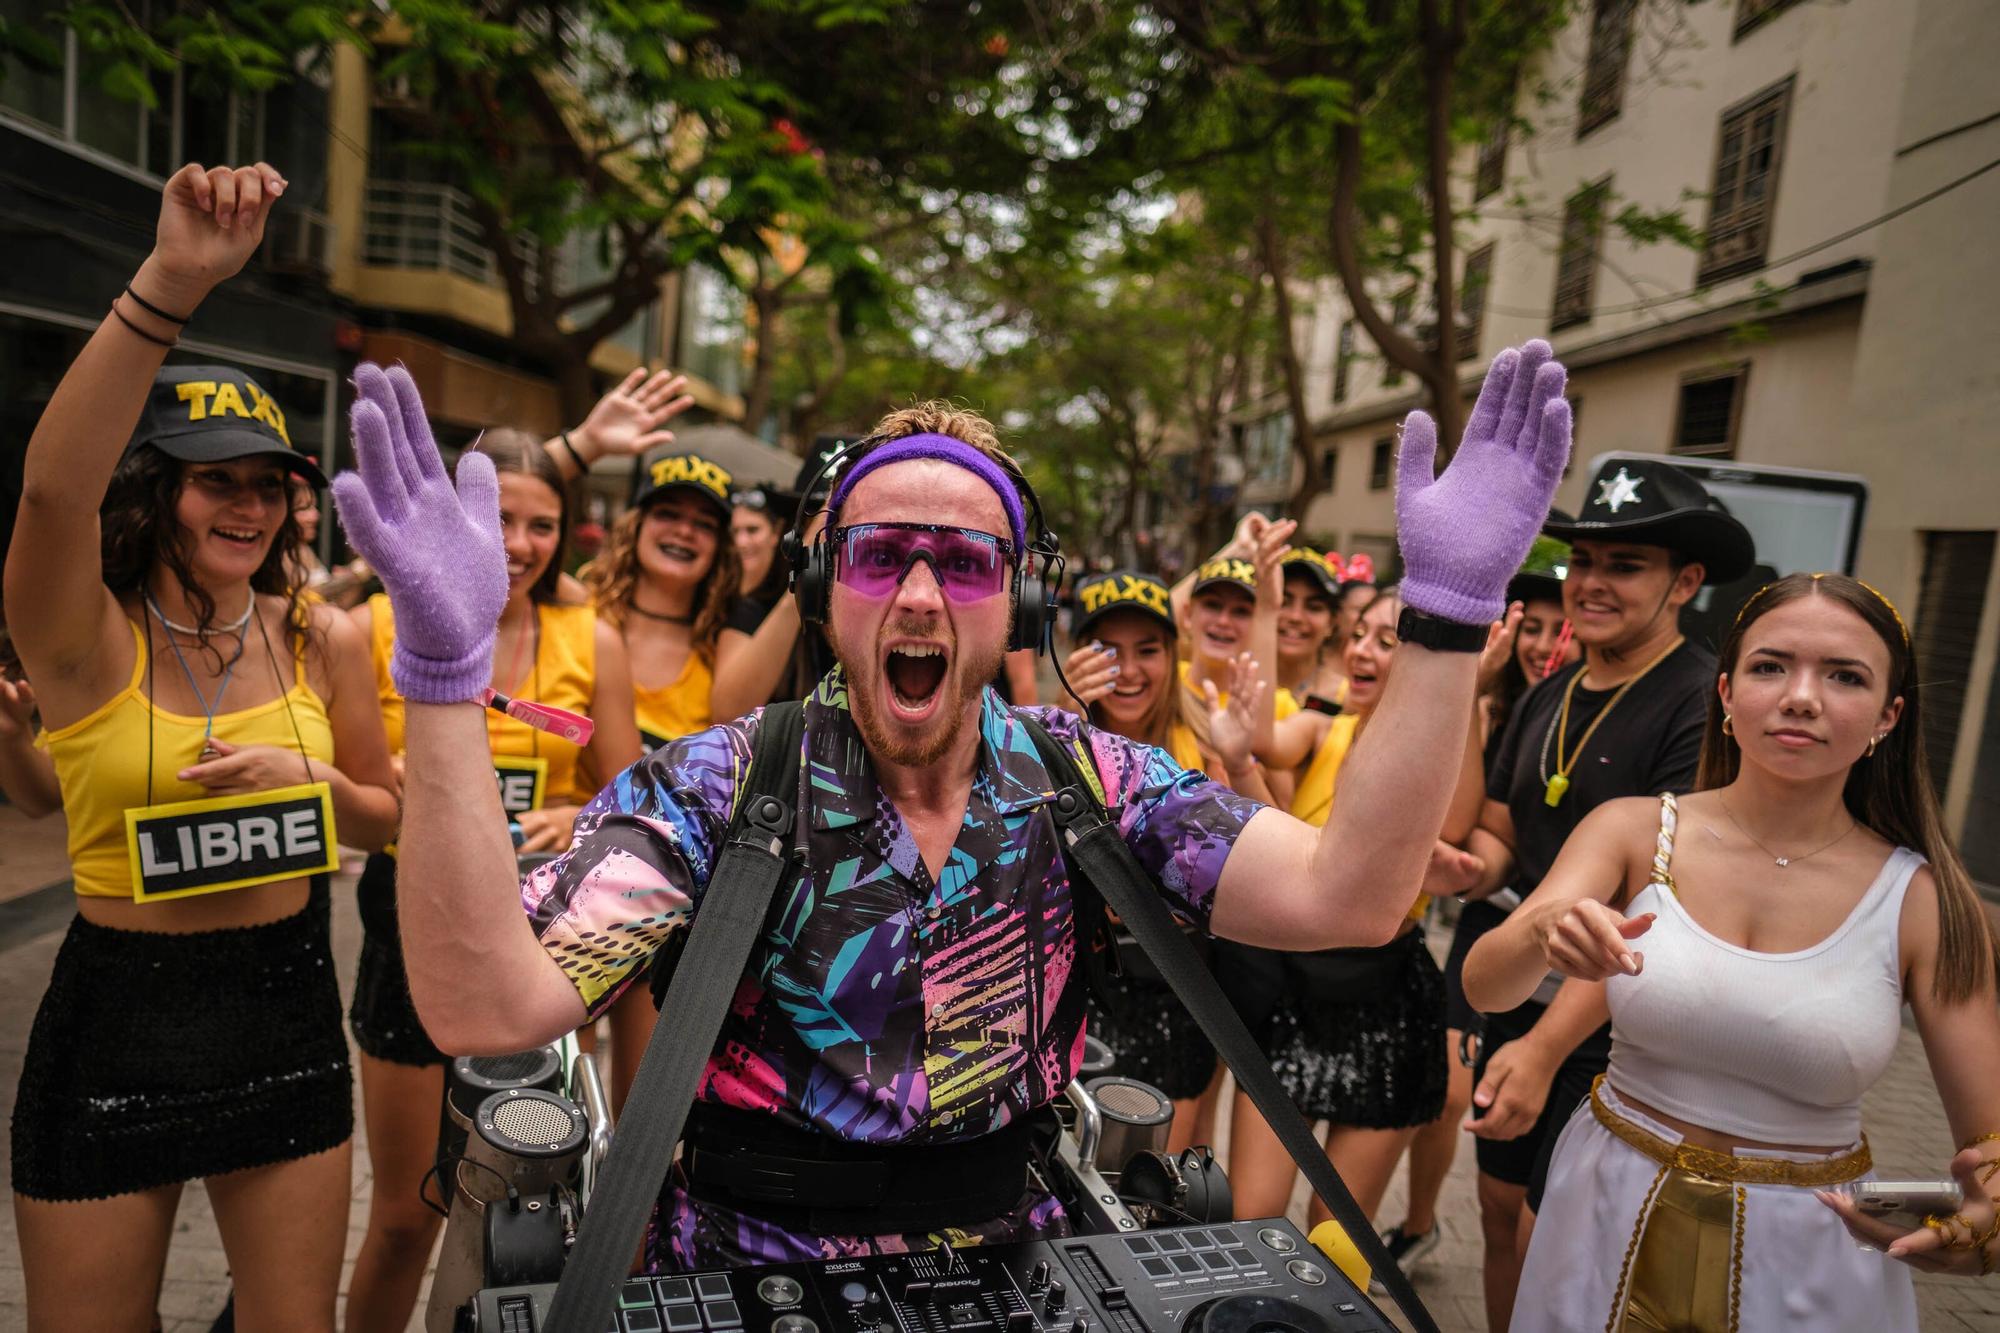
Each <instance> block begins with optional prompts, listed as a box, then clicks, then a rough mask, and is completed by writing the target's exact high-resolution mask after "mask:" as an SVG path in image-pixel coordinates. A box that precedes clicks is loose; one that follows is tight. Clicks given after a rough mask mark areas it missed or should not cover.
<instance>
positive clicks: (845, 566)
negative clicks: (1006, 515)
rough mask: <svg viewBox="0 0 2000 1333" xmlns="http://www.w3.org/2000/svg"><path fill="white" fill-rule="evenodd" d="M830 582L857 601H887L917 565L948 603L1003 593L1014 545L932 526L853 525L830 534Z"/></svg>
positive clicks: (986, 535) (985, 535) (966, 530)
mask: <svg viewBox="0 0 2000 1333" xmlns="http://www.w3.org/2000/svg"><path fill="white" fill-rule="evenodd" d="M831 537H832V541H833V545H834V556H835V563H834V577H835V578H837V579H838V580H839V581H840V583H841V584H842V585H843V586H845V587H847V588H850V589H852V590H853V591H855V592H857V593H860V594H861V595H862V596H863V597H888V596H890V595H892V594H893V593H894V592H895V591H896V589H897V588H898V587H900V586H901V585H902V582H903V580H904V579H906V578H908V577H909V576H910V570H911V569H912V568H913V567H914V566H915V565H916V563H917V561H919V560H921V561H923V562H924V563H925V564H927V565H929V566H930V567H931V577H932V578H934V579H936V580H937V584H938V586H939V587H940V588H942V589H943V590H944V594H945V596H947V597H949V598H950V599H951V600H952V601H954V602H977V601H983V600H985V599H986V598H988V597H991V596H993V595H994V594H995V593H998V592H1001V591H1003V590H1005V588H1006V587H1007V577H1008V574H1009V572H1010V571H1011V569H1012V565H1013V556H1014V543H1012V542H1010V541H1008V540H1007V539H1006V538H1004V537H996V536H994V535H993V534H992V533H990V532H978V531H975V530H974V529H972V528H949V527H944V526H942V525H940V524H936V523H857V524H855V525H854V526H853V527H847V528H835V529H834V530H833V532H832V534H831Z"/></svg>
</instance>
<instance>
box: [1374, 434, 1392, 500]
mask: <svg viewBox="0 0 2000 1333" xmlns="http://www.w3.org/2000/svg"><path fill="white" fill-rule="evenodd" d="M1395 453H1396V442H1395V441H1394V440H1393V439H1391V438H1389V437H1388V436H1387V435H1384V436H1383V437H1382V438H1381V439H1379V440H1377V441H1375V448H1374V450H1373V452H1371V453H1370V454H1369V456H1368V489H1369V490H1371V491H1386V490H1388V489H1389V464H1390V461H1391V460H1392V459H1393V458H1394V456H1395Z"/></svg>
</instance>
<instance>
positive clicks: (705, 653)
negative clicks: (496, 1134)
mask: <svg viewBox="0 0 2000 1333" xmlns="http://www.w3.org/2000/svg"><path fill="white" fill-rule="evenodd" d="M639 484H640V491H639V494H638V497H637V499H636V500H635V501H634V502H633V505H632V507H631V508H630V509H628V510H626V511H625V512H624V513H623V514H621V515H619V517H618V521H617V522H616V523H614V524H612V526H611V533H610V535H609V536H608V537H606V538H605V541H604V551H603V553H602V554H600V555H599V556H598V558H597V559H596V560H594V561H592V562H591V564H590V566H589V568H587V569H585V570H584V573H583V579H584V583H585V585H586V586H587V587H588V588H589V589H590V595H591V600H592V601H593V602H594V603H595V605H596V607H597V614H598V617H599V618H600V619H601V620H603V621H604V622H605V623H607V624H609V625H611V626H612V627H613V628H614V629H616V630H617V631H618V633H619V634H620V636H621V637H622V638H623V641H624V644H625V651H626V655H627V657H628V658H629V659H630V661H631V664H632V696H633V700H634V702H635V703H636V705H637V709H638V719H639V739H640V743H641V744H642V745H644V747H645V749H646V751H647V753H649V754H650V753H651V752H652V751H654V750H657V749H659V748H660V747H661V746H662V745H665V744H666V743H667V742H668V741H671V740H677V739H679V738H680V737H682V736H686V735H688V734H690V733H692V732H696V731H700V730H702V729H703V728H705V727H707V726H708V724H709V721H710V716H709V692H710V690H711V689H713V687H714V683H715V642H716V639H717V638H718V637H720V635H721V634H722V627H723V625H724V623H725V622H727V620H728V619H729V608H730V607H731V606H732V605H733V604H734V603H735V601H736V585H737V582H738V580H739V579H740V578H741V576H742V570H743V565H742V561H741V559H740V558H739V557H738V555H737V553H736V545H735V543H734V542H732V541H731V540H730V537H729V518H730V504H729V494H730V476H729V473H728V472H726V471H724V470H723V469H722V468H721V467H720V466H718V465H717V464H715V463H712V462H710V461H709V460H708V459H706V458H703V457H702V456H701V455H699V454H667V455H665V456H663V457H660V458H655V459H653V460H652V461H651V462H650V463H648V464H647V465H646V467H645V470H644V471H642V472H641V473H640V482H639ZM656 1017H657V1013H656V1011H655V1010H654V1008H653V998H652V995H651V993H650V992H649V991H648V989H647V988H646V987H644V986H634V987H632V988H631V989H630V990H628V991H627V992H626V993H625V995H624V996H623V997H621V998H620V999H619V1001H618V1003H617V1004H616V1005H615V1006H614V1007H613V1008H612V1010H611V1102H612V1105H613V1106H614V1107H622V1106H623V1105H624V1104H625V1093H626V1091H627V1090H628V1089H630V1088H631V1086H632V1079H633V1077H634V1076H635V1075H636V1074H637V1073H638V1072H639V1057H640V1056H642V1055H644V1054H645V1052H646V1042H647V1039H648V1038H650V1037H651V1036H652V1035H653V1023H654V1020H655V1018H656Z"/></svg>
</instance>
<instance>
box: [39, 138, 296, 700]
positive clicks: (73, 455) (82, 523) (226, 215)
mask: <svg viewBox="0 0 2000 1333" xmlns="http://www.w3.org/2000/svg"><path fill="white" fill-rule="evenodd" d="M284 188H285V182H284V178H283V177H282V176H280V175H279V174H278V173H277V171H276V170H275V169H274V168H272V167H269V166H267V165H265V164H264V163H261V162H260V163H258V164H257V165H256V166H254V167H238V168H234V169H231V168H229V167H216V168H214V169H213V170H207V171H204V170H203V169H202V168H201V167H199V166H196V165H193V164H190V165H188V166H185V167H182V168H181V169H180V170H179V171H177V172H175V173H174V174H173V176H172V177H170V178H169V179H168V181H167V184H166V188H165V190H164V191H163V192H162V195H161V200H160V219H159V224H158V227H157V228H156V231H155V234H154V242H153V251H152V253H151V254H149V255H148V256H147V257H146V260H145V262H144V263H142V264H141V265H140V266H139V271H138V272H137V273H135V274H133V275H132V279H131V282H130V284H129V286H128V288H127V291H126V292H121V293H119V294H118V296H117V297H116V298H115V299H114V300H113V302H112V306H111V313H110V314H109V315H107V316H106V317H105V319H104V320H103V322H102V323H100V324H99V325H98V326H97V331H96V332H95V333H93V334H92V335H91V337H90V341H89V342H87V343H85V344H84V346H83V351H82V352H80V353H78V355H77V358H76V360H75V361H74V362H72V363H71V365H70V368H69V370H68V372H67V373H65V374H64V375H63V378H62V382H61V383H60V384H58V385H57V386H56V391H55V393H54V395H53V396H51V397H50V399H49V405H48V407H47V408H45V409H44V410H43V412H42V416H41V420H40V421H38V422H37V423H36V424H35V431H34V434H33V435H32V436H31V437H30V438H29V440H28V453H27V458H26V461H25V463H24V465H23V470H22V478H21V504H20V509H19V511H18V514H17V516H16V520H15V526H14V539H13V544H12V546H11V547H10V548H9V550H8V553H7V562H6V605H7V625H8V629H9V630H10V631H11V633H12V635H13V639H14V643H15V646H16V648H17V649H18V651H19V652H20V655H21V661H22V664H23V665H24V666H26V667H27V670H28V674H29V676H30V677H31V678H32V679H33V680H34V681H35V683H36V686H37V688H39V689H40V690H41V692H42V705H43V708H44V709H45V710H47V711H48V712H49V713H50V714H51V715H52V716H53V717H55V718H56V719H57V721H58V723H63V722H69V721H73V720H75V719H76V718H77V717H80V716H81V715H82V714H83V713H85V712H88V711H89V709H90V708H92V707H94V706H95V705H96V704H97V703H98V702H101V698H102V696H103V694H104V693H105V692H106V691H104V690H103V689H102V686H103V685H104V683H105V682H106V681H109V680H117V681H122V680H123V679H124V678H125V676H124V673H125V672H127V671H129V670H130V665H131V659H130V658H129V656H125V657H123V660H122V661H121V660H119V658H120V657H121V655H122V652H129V649H126V648H125V644H124V639H123V638H122V637H121V636H123V635H124V634H125V631H124V628H123V626H122V625H120V624H119V621H120V619H121V618H122V613H121V612H120V611H119V609H118V605H117V603H116V602H115V601H113V599H112V597H111V594H110V592H109V591H108V590H107V589H106V588H105V587H104V583H103V578H102V564H101V560H100V556H99V544H98V528H97V510H98V506H99V505H100V504H102V503H103V501H104V493H105V490H106V488H107V487H108V486H109V485H110V483H111V474H112V472H113V470H114V469H115V468H116V467H117V466H118V459H119V456H120V455H121V454H122V453H123V452H124V448H125V442H126V441H127V440H128V439H130V438H131V435H132V428H133V426H134V425H135V424H136V423H137V422H138V420H139V413H140V410H141V409H142V408H143V407H144V406H145V403H146V395H147V394H148V392H150V391H151V389H152V384H153V376H154V375H155V374H157V373H158V371H159V369H160V366H161V364H162V363H163V362H164V361H165V360H166V356H167V350H168V348H169V347H171V346H172V345H173V342H174V340H175V339H176V338H178V337H179V336H180V332H181V325H182V323H183V322H185V318H186V317H187V316H189V315H192V314H193V313H194V310H195V308H196V307H197V306H199V305H200V304H201V302H202V299H203V298H204V297H206V296H207V295H208V293H209V292H210V291H211V290H213V289H214V288H215V286H216V285H217V284H218V283H221V282H222V281H224V280H225V279H227V278H229V277H231V276H232V275H234V274H235V273H236V271H237V270H238V269H240V268H242V267H243V262H244V261H245V260H246V259H248V258H249V257H250V254H251V252H252V251H254V250H255V249H256V248H257V245H258V243H259V242H260V241H262V240H263V238H264V219H265V217H266V216H267V215H268V213H269V210H270V206H271V204H272V203H273V202H274V201H275V200H276V199H277V197H278V196H279V195H281V194H283V193H284ZM149 306H150V307H152V309H148V307H149ZM159 312H164V314H165V315H166V316H170V317H171V318H163V317H162V314H161V313H159ZM114 644H115V645H117V650H114V651H109V652H100V651H99V649H100V645H103V646H105V647H107V648H109V647H110V646H111V645H114Z"/></svg>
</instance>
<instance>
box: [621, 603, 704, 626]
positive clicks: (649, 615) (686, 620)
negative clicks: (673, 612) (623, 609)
mask: <svg viewBox="0 0 2000 1333" xmlns="http://www.w3.org/2000/svg"><path fill="white" fill-rule="evenodd" d="M626 605H628V606H630V607H631V608H632V610H633V611H634V612H635V613H637V614H639V615H642V616H644V617H646V619H648V620H658V621H662V622H664V623H665V624H668V625H692V624H694V617H693V616H665V615H661V614H660V613H659V612H658V611H648V610H647V609H646V608H645V607H643V606H641V605H639V604H638V603H637V602H628V603H627V604H626Z"/></svg>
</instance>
